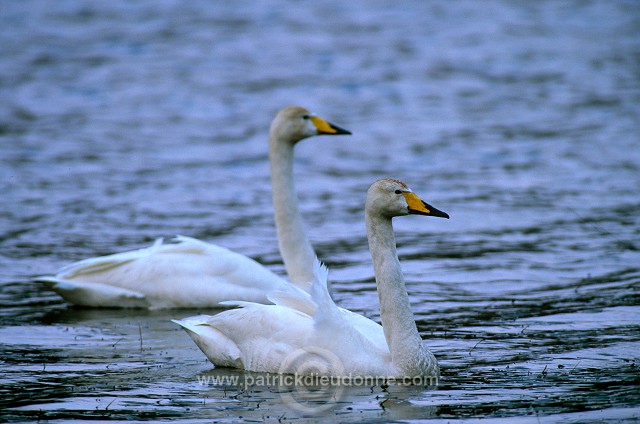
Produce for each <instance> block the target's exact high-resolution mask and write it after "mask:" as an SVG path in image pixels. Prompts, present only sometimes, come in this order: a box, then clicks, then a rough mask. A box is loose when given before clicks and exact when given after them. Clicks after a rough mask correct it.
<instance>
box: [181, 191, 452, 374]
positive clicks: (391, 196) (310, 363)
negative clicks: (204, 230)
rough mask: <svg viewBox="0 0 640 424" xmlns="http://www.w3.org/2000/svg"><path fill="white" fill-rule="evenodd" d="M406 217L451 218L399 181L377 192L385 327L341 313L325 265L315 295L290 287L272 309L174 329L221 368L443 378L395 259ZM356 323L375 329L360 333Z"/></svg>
mask: <svg viewBox="0 0 640 424" xmlns="http://www.w3.org/2000/svg"><path fill="white" fill-rule="evenodd" d="M408 214H420V215H431V216H438V217H443V218H448V217H449V216H448V215H447V214H446V213H444V212H442V211H439V210H438V209H436V208H434V207H432V206H430V205H428V204H426V203H424V202H423V201H422V200H420V198H419V197H418V196H417V195H415V194H414V193H413V192H412V191H411V190H410V189H409V188H408V187H407V186H406V185H405V184H404V183H402V182H401V181H397V180H392V179H383V180H378V181H376V182H375V183H374V184H372V185H371V187H370V188H369V191H368V193H367V202H366V207H365V219H366V226H367V237H368V240H369V249H370V251H371V256H372V258H373V264H374V269H375V277H376V284H377V287H378V296H379V300H380V317H381V320H382V326H380V325H378V324H376V323H373V321H370V320H367V319H366V318H364V317H362V316H360V315H356V314H352V315H348V314H347V313H348V311H344V310H341V309H340V308H338V307H337V306H336V305H335V303H334V302H333V300H331V297H330V296H329V293H328V291H327V287H326V278H327V272H326V268H324V267H322V266H320V265H317V266H316V268H315V269H316V278H315V279H314V281H313V284H312V287H311V291H310V294H309V293H306V292H304V291H302V290H300V289H298V288H296V287H294V286H289V287H288V288H287V290H286V291H276V292H274V293H272V294H271V295H270V296H269V298H270V299H271V300H272V301H273V303H274V305H262V304H257V303H249V302H225V303H226V304H235V305H238V306H241V307H240V308H237V309H232V310H228V311H224V312H222V313H219V314H217V315H214V316H206V315H201V316H196V317H191V318H186V319H183V320H174V322H176V323H177V324H179V325H181V326H182V327H183V328H184V329H185V330H186V331H187V333H188V334H189V335H190V336H191V337H192V338H193V340H194V341H195V343H196V344H197V345H198V347H199V348H200V349H201V350H202V351H203V352H204V354H205V355H206V356H207V358H209V360H210V361H211V362H212V363H213V364H214V365H217V366H226V367H234V368H242V369H245V370H248V371H258V372H271V373H292V374H296V373H301V372H302V373H321V374H327V375H338V376H381V377H407V376H409V377H413V376H437V375H438V374H439V368H438V363H437V361H436V359H435V358H434V356H433V354H432V353H431V352H430V351H429V350H428V349H427V348H426V347H425V346H424V344H423V343H422V340H421V338H420V335H419V334H418V330H417V328H416V324H415V321H414V318H413V313H412V312H411V306H410V304H409V296H408V294H407V291H406V289H405V284H404V278H403V276H402V270H401V269H400V262H399V261H398V255H397V253H396V244H395V238H394V234H393V227H392V225H391V218H392V217H394V216H402V215H408ZM354 315H355V316H359V317H360V318H361V319H362V320H367V321H369V322H371V324H370V325H361V326H359V327H358V326H356V325H354V323H355V322H356V320H355V319H353V316H354Z"/></svg>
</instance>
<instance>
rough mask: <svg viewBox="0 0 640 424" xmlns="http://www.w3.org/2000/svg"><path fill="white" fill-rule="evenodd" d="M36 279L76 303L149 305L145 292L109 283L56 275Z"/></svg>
mask: <svg viewBox="0 0 640 424" xmlns="http://www.w3.org/2000/svg"><path fill="white" fill-rule="evenodd" d="M34 280H35V281H37V282H39V283H43V284H45V285H47V286H48V287H49V288H51V289H52V290H54V291H55V292H56V293H58V294H59V295H60V296H62V298H64V299H65V300H66V301H67V302H69V303H73V304H76V305H81V306H93V307H105V308H111V307H118V308H146V307H148V306H149V303H148V302H147V299H146V297H145V295H144V294H142V293H138V292H136V291H133V290H128V289H124V288H121V287H115V286H110V285H108V284H101V283H83V282H80V281H66V280H63V279H59V278H57V277H54V276H42V277H36V278H35V279H34Z"/></svg>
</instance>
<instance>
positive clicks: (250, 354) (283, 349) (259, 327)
mask: <svg viewBox="0 0 640 424" xmlns="http://www.w3.org/2000/svg"><path fill="white" fill-rule="evenodd" d="M225 303H226V304H229V303H232V302H225ZM237 303H238V304H239V305H240V306H241V308H238V309H232V310H228V311H223V312H221V313H219V314H217V315H214V316H208V317H202V316H201V317H191V318H186V319H184V320H174V322H176V323H177V324H179V325H181V326H182V327H183V328H184V329H185V330H186V331H187V333H188V334H189V336H191V338H192V339H193V341H194V342H195V343H196V345H197V346H198V347H199V348H200V350H202V352H203V353H204V354H205V356H206V357H207V358H208V359H209V360H210V361H211V363H213V364H214V365H215V366H229V367H234V368H241V369H245V370H248V371H258V372H272V373H277V372H279V370H280V366H281V364H282V363H283V361H284V360H285V359H286V357H287V355H289V354H290V353H291V352H293V351H295V350H296V349H298V348H300V347H301V346H304V345H305V340H306V338H307V337H308V336H309V334H310V333H311V330H312V329H313V325H312V320H311V318H310V317H309V316H308V315H306V314H304V313H302V312H299V311H296V310H294V309H291V308H288V307H284V306H278V305H262V304H258V303H250V302H237Z"/></svg>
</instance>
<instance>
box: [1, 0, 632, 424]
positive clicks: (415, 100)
mask: <svg viewBox="0 0 640 424" xmlns="http://www.w3.org/2000/svg"><path fill="white" fill-rule="evenodd" d="M639 34H640V8H638V5H637V3H636V2H635V1H605V0H602V1H581V2H570V1H566V2H555V1H540V2H525V1H516V2H513V1H498V0H494V1H484V2H475V1H460V2H448V1H429V2H426V1H424V2H405V3H402V2H400V3H398V2H390V1H382V0H379V1H360V0H354V1H348V2H347V1H337V0H328V1H319V2H293V1H292V2H287V1H269V2H266V1H255V2H254V1H238V2H223V1H210V2H205V1H190V2H177V1H155V0H154V1H150V0H148V1H137V2H126V1H118V0H115V1H109V2H78V1H64V0H59V1H55V2H51V1H44V0H43V1H36V0H33V1H32V0H23V1H4V2H2V4H1V5H0V65H1V66H0V93H1V94H0V96H1V98H2V101H1V102H0V156H1V158H2V165H1V166H0V191H1V193H2V206H0V246H1V250H0V284H1V286H0V287H1V290H2V292H1V295H0V304H1V305H2V309H0V340H1V342H2V344H1V348H0V349H1V353H0V381H1V383H2V384H1V385H0V410H1V411H2V412H1V414H2V418H3V419H8V420H36V419H48V420H58V419H61V420H62V419H72V418H73V419H87V420H88V419H126V420H158V421H161V420H167V421H168V420H190V421H210V420H219V421H260V420H267V421H272V422H274V421H278V420H279V421H281V422H303V421H306V420H313V419H318V417H317V416H310V415H305V414H304V413H302V412H300V411H296V410H292V409H291V407H290V405H289V404H287V402H285V401H284V400H283V399H284V397H283V396H282V393H286V392H287V391H288V390H289V391H290V390H291V388H288V387H275V386H255V387H249V388H248V389H247V390H245V389H243V388H240V387H235V386H229V385H223V384H204V385H203V384H200V381H202V379H203V378H206V377H215V376H218V375H222V374H221V373H226V375H229V374H232V375H240V376H241V377H242V376H244V375H242V373H239V372H235V371H233V372H231V371H228V370H223V371H221V370H213V369H212V367H211V365H210V363H208V362H207V361H206V360H205V358H204V356H203V355H202V353H201V352H200V351H199V350H198V349H197V348H196V347H195V345H194V344H193V343H192V341H191V340H190V338H189V337H188V336H187V335H186V334H185V333H184V332H182V331H181V330H179V329H178V328H177V326H176V325H175V324H173V323H171V322H170V321H169V319H171V318H180V317H184V316H189V315H192V314H194V313H197V312H203V311H151V312H149V311H137V310H131V311H117V310H81V309H75V308H72V307H70V306H68V305H67V304H65V303H64V302H63V301H62V300H61V299H60V298H58V297H57V295H55V294H54V293H52V292H50V291H48V290H47V289H46V288H45V287H42V286H40V285H39V284H37V283H34V282H31V278H32V277H34V276H36V275H41V274H47V273H51V272H53V271H55V270H56V269H57V268H59V267H60V266H62V265H65V264H67V263H70V262H72V261H75V260H79V259H83V258H86V257H92V256H97V255H102V254H108V253H113V252H118V251H124V250H129V249H133V248H139V247H143V246H146V245H148V244H150V243H151V242H152V241H153V240H154V239H155V238H157V237H165V238H170V237H171V236H173V235H174V234H184V235H189V236H194V237H198V238H201V239H204V240H206V241H210V242H214V243H217V244H220V245H223V246H226V247H229V248H232V249H234V250H236V251H238V252H241V253H244V254H247V255H249V256H251V257H253V258H255V259H257V260H259V261H260V262H262V263H264V264H266V265H267V266H268V267H269V268H271V269H272V270H274V271H275V272H278V273H283V270H284V268H283V266H282V264H281V261H280V256H279V253H278V250H277V241H276V237H275V230H274V226H273V218H272V215H271V214H272V206H271V195H270V184H269V179H268V164H267V159H266V150H267V146H266V136H267V129H268V125H269V122H270V120H271V118H272V117H273V115H274V114H275V112H276V111H277V110H278V109H280V108H281V107H283V106H287V105H290V104H299V105H303V106H306V107H308V108H310V109H312V110H313V111H315V112H316V113H318V114H320V115H321V116H323V117H325V118H327V119H329V120H330V121H332V122H335V123H336V124H338V125H340V126H343V127H345V128H348V129H350V130H351V131H352V132H353V136H351V137H335V138H333V137H332V138H315V139H311V140H307V141H304V142H302V143H301V144H300V145H299V146H298V147H297V151H296V177H297V189H298V193H299V197H300V201H301V206H302V209H303V213H304V217H305V221H306V224H307V228H308V233H309V237H310V239H311V240H312V242H313V243H314V246H315V247H316V249H317V251H318V253H319V255H320V257H321V259H322V260H324V261H325V262H326V263H327V264H328V265H329V266H330V269H331V279H332V280H333V281H334V285H333V287H334V296H335V299H336V302H337V303H338V304H339V305H341V306H343V307H345V308H349V309H352V310H354V311H357V312H359V313H362V314H364V315H366V316H368V317H371V318H372V319H374V320H377V319H379V312H378V303H377V295H376V292H375V286H374V283H373V271H372V266H371V263H370V257H369V253H368V249H367V242H366V237H365V232H364V224H363V202H364V197H365V192H366V189H367V187H368V185H369V184H370V183H371V182H373V181H374V180H375V179H377V178H381V177H395V178H399V179H402V180H403V181H405V182H406V183H408V184H409V185H410V186H411V187H412V188H413V189H414V191H416V192H417V193H418V194H420V195H421V197H423V198H424V199H425V200H427V201H428V202H430V203H432V204H433V205H434V206H436V207H438V208H440V209H442V210H445V211H447V212H448V213H449V214H450V215H451V219H450V220H449V221H445V220H436V219H426V218H422V217H407V218H399V219H396V220H395V229H396V234H397V241H398V245H399V254H400V259H401V261H402V264H403V270H404V273H405V276H406V279H407V288H408V290H409V292H410V297H411V300H412V306H413V309H414V311H415V315H416V320H417V323H418V328H419V330H420V332H421V334H422V336H423V338H424V340H425V343H426V344H427V345H428V346H429V347H430V348H431V349H432V350H433V352H434V353H435V355H436V356H437V357H438V359H439V361H440V364H441V367H442V370H443V371H442V380H441V382H440V385H439V386H438V387H437V388H434V387H430V388H424V387H422V386H400V387H397V386H390V387H388V388H386V389H383V388H382V387H380V386H376V387H347V388H346V389H345V390H344V391H343V392H342V393H341V394H340V396H334V397H333V398H325V399H322V398H321V399H319V400H318V402H330V403H331V408H330V409H329V410H327V411H325V412H324V415H321V416H320V417H321V418H325V419H327V420H330V421H347V422H348V421H357V420H365V421H368V422H375V421H379V422H382V421H388V420H417V419H425V420H434V421H438V420H443V421H445V420H446V421H451V420H454V419H467V420H474V419H480V418H491V420H492V421H493V422H545V423H546V422H586V421H597V422H601V421H618V420H634V419H638V417H640V376H639V371H638V367H640V363H639V357H638V352H640V294H639V287H640V284H639V283H640V253H639V252H638V249H639V248H640V241H639V235H640V218H639V216H640V214H639V213H638V211H639V210H640V196H639V192H638V188H639V187H640V140H639V134H640V118H639V116H640V106H639V105H640V72H639V70H640V37H639V36H638V35H639ZM206 312H215V311H206ZM234 373H235V374H234ZM516 417H517V418H516Z"/></svg>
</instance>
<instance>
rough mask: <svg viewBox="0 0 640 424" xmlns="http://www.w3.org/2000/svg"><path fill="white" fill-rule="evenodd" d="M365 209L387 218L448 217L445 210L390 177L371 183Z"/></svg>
mask: <svg viewBox="0 0 640 424" xmlns="http://www.w3.org/2000/svg"><path fill="white" fill-rule="evenodd" d="M366 211H367V213H375V214H378V215H381V216H385V217H388V218H393V217H394V216H404V215H409V214H413V215H426V216H436V217H440V218H447V219H448V218H449V215H448V214H447V213H446V212H442V211H441V210H438V209H436V208H434V207H433V206H431V205H429V204H428V203H426V202H424V201H423V200H422V199H420V198H419V197H418V195H416V194H415V193H414V192H413V191H411V189H410V188H409V187H408V186H407V185H406V184H405V183H403V182H402V181H399V180H394V179H391V178H385V179H382V180H378V181H376V182H375V183H373V184H371V186H370V187H369V190H368V191H367V204H366Z"/></svg>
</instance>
